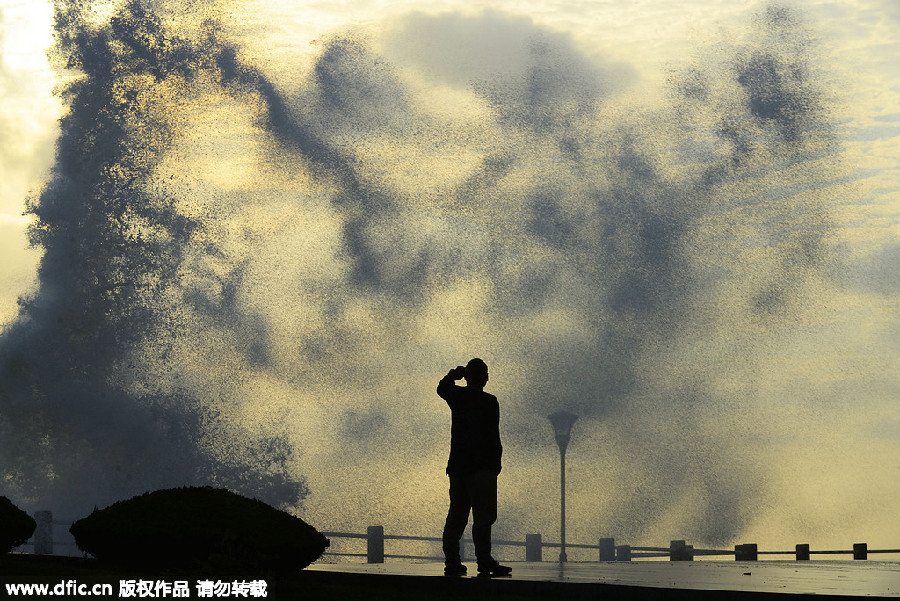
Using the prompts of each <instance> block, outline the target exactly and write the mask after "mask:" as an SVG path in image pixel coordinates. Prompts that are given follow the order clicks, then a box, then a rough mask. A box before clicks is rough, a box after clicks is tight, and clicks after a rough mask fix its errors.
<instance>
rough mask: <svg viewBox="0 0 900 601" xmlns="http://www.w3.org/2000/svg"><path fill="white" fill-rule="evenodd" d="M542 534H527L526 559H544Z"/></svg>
mask: <svg viewBox="0 0 900 601" xmlns="http://www.w3.org/2000/svg"><path fill="white" fill-rule="evenodd" d="M542 544H543V541H542V540H541V535H540V534H526V535H525V561H544V554H543V548H542V546H541V545H542Z"/></svg>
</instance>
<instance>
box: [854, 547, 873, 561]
mask: <svg viewBox="0 0 900 601" xmlns="http://www.w3.org/2000/svg"><path fill="white" fill-rule="evenodd" d="M868 555H869V545H868V544H866V543H856V544H855V545H853V559H866V558H868Z"/></svg>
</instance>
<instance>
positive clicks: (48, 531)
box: [34, 511, 53, 555]
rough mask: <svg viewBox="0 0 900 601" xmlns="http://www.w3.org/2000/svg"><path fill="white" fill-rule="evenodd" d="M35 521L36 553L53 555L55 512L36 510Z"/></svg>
mask: <svg viewBox="0 0 900 601" xmlns="http://www.w3.org/2000/svg"><path fill="white" fill-rule="evenodd" d="M34 521H35V522H37V525H36V527H35V529H34V553H35V554H36V555H53V512H50V511H35V512H34Z"/></svg>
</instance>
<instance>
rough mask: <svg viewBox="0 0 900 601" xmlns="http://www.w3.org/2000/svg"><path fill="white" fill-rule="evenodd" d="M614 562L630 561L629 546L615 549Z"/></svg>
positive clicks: (620, 546)
mask: <svg viewBox="0 0 900 601" xmlns="http://www.w3.org/2000/svg"><path fill="white" fill-rule="evenodd" d="M616 561H631V545H619V546H618V547H616Z"/></svg>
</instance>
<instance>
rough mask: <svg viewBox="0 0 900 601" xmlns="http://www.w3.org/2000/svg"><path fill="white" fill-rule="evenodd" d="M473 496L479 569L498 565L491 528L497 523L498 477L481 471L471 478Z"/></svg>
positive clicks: (473, 522)
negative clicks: (493, 555) (492, 546)
mask: <svg viewBox="0 0 900 601" xmlns="http://www.w3.org/2000/svg"><path fill="white" fill-rule="evenodd" d="M469 489H470V491H471V496H472V541H473V542H474V543H475V558H476V559H477V560H478V567H479V569H481V568H484V567H489V566H492V565H493V564H495V563H497V562H496V561H495V560H494V559H493V558H492V557H491V526H493V524H494V522H496V521H497V476H496V474H492V473H490V472H487V471H479V472H476V473H474V474H472V475H471V476H469Z"/></svg>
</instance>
